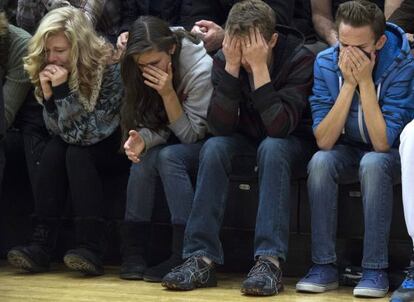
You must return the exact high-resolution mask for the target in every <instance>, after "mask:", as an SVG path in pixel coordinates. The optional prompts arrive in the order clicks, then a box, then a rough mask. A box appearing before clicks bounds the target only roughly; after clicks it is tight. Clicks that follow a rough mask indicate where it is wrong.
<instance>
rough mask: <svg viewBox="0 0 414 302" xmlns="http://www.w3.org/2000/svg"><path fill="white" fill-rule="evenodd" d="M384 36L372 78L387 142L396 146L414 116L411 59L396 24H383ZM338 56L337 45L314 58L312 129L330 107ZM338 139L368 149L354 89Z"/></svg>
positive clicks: (336, 90)
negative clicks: (384, 41) (385, 37)
mask: <svg viewBox="0 0 414 302" xmlns="http://www.w3.org/2000/svg"><path fill="white" fill-rule="evenodd" d="M385 35H386V36H387V42H386V43H385V45H384V47H383V48H382V49H381V50H379V52H378V53H377V62H376V64H375V68H374V71H373V80H374V84H375V87H376V90H377V98H378V101H379V104H380V107H381V111H382V113H383V115H384V119H385V123H386V126H387V140H388V144H389V146H392V147H396V146H397V145H398V144H399V135H400V133H401V131H402V130H403V128H404V126H405V125H406V124H407V123H408V122H409V121H411V120H412V118H413V117H414V89H413V87H414V86H413V85H414V58H413V56H412V55H411V53H410V46H409V44H408V40H407V39H406V38H405V36H404V31H403V30H402V29H401V28H400V27H398V26H397V25H395V24H392V23H387V26H386V32H385ZM338 55H339V45H338V44H337V45H336V46H333V47H331V48H329V49H326V50H324V51H322V52H321V53H319V55H318V56H317V58H316V61H315V65H314V84H313V91H312V93H313V94H312V95H311V96H310V98H309V101H310V104H311V110H312V117H313V130H314V131H315V130H316V128H317V127H318V125H319V123H320V122H321V121H322V120H323V119H324V118H325V117H326V115H327V114H328V113H329V111H330V110H331V109H332V107H333V105H334V103H335V101H336V99H337V97H338V95H339V91H340V89H341V86H342V84H343V77H342V74H341V71H340V69H339V66H338ZM340 139H341V140H342V141H345V142H350V143H356V144H361V145H362V146H364V145H365V146H367V147H371V148H372V144H371V140H370V138H369V134H368V130H367V127H366V125H365V120H364V115H363V112H362V106H361V104H360V100H359V92H358V91H357V90H356V91H355V94H354V97H353V100H352V104H351V108H350V112H349V115H348V118H347V120H346V123H345V127H344V131H343V135H342V136H341V138H340Z"/></svg>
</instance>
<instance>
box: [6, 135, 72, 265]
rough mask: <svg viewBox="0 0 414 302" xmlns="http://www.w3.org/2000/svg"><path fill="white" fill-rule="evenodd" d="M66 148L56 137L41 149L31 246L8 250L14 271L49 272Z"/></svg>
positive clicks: (62, 193) (61, 197)
mask: <svg viewBox="0 0 414 302" xmlns="http://www.w3.org/2000/svg"><path fill="white" fill-rule="evenodd" d="M66 148H67V144H66V143H64V142H63V141H62V140H61V139H60V138H59V137H54V138H52V139H51V140H50V141H49V142H48V143H47V145H46V147H45V150H44V152H43V155H42V159H41V163H40V166H39V177H38V178H37V179H36V184H35V186H34V188H35V191H34V196H35V219H34V226H35V227H34V230H33V235H32V239H31V242H30V243H29V244H28V245H26V246H21V247H15V248H13V249H11V250H10V251H9V253H8V255H7V258H8V261H9V262H10V264H12V265H13V266H15V267H18V268H22V269H24V270H27V271H30V272H35V273H37V272H43V271H46V270H48V269H49V265H50V258H51V255H52V253H53V250H54V248H55V244H56V237H57V232H58V230H57V229H58V225H59V219H60V217H61V214H62V210H63V205H64V203H65V201H66V196H67V195H66V193H67V177H66V165H65V156H66Z"/></svg>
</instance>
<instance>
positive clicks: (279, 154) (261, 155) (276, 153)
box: [257, 137, 292, 162]
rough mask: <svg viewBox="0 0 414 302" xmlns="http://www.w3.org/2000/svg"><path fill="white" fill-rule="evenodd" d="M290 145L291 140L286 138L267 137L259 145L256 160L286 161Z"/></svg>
mask: <svg viewBox="0 0 414 302" xmlns="http://www.w3.org/2000/svg"><path fill="white" fill-rule="evenodd" d="M291 147H292V145H291V142H290V141H289V140H288V139H285V138H273V137H267V138H266V139H264V140H263V141H262V142H261V143H260V145H259V148H258V150H257V160H258V162H262V161H266V162H267V161H269V160H271V161H276V162H281V161H282V162H283V161H286V160H288V158H289V155H290V153H291Z"/></svg>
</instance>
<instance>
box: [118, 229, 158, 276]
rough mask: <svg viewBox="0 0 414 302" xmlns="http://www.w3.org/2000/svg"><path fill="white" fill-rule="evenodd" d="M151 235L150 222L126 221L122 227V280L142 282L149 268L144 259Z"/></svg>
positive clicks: (120, 273) (120, 274)
mask: <svg viewBox="0 0 414 302" xmlns="http://www.w3.org/2000/svg"><path fill="white" fill-rule="evenodd" d="M149 234H150V224H149V223H148V222H134V221H125V222H123V223H122V225H121V255H122V265H121V269H120V272H119V277H120V278H121V279H127V280H141V279H142V275H143V273H144V271H145V269H146V268H147V263H146V262H145V259H144V254H145V249H146V248H145V247H146V244H147V242H148V238H149Z"/></svg>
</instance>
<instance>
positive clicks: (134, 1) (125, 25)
mask: <svg viewBox="0 0 414 302" xmlns="http://www.w3.org/2000/svg"><path fill="white" fill-rule="evenodd" d="M154 3H155V4H154ZM181 3H182V0H158V1H156V2H154V1H153V0H122V12H121V16H122V26H121V29H120V33H122V32H124V31H128V30H129V27H130V26H131V24H132V23H133V22H134V21H135V20H136V19H138V18H139V17H140V16H146V15H152V16H154V17H158V18H160V19H162V20H164V21H166V22H168V23H169V24H170V25H171V26H179V25H180V26H184V27H186V29H189V28H188V26H190V25H188V26H186V24H184V23H183V22H182V20H181ZM154 9H155V10H156V11H158V12H159V14H158V15H155V14H153V13H152V11H153V10H154ZM190 29H191V28H190Z"/></svg>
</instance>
